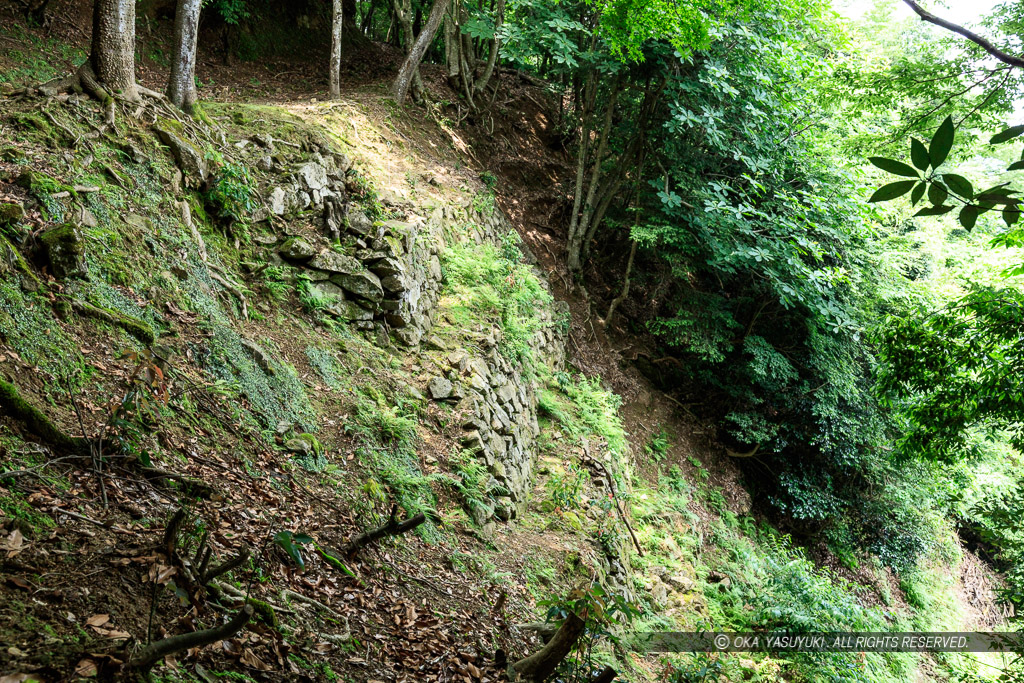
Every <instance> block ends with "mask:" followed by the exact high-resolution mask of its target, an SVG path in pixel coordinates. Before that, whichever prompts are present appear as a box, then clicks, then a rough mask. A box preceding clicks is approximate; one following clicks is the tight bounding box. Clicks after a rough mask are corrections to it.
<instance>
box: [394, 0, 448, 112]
mask: <svg viewBox="0 0 1024 683" xmlns="http://www.w3.org/2000/svg"><path fill="white" fill-rule="evenodd" d="M450 2H451V0H434V6H433V7H431V8H430V17H429V18H428V19H427V25H426V26H424V27H423V30H422V31H420V34H419V36H417V37H416V42H415V43H414V44H413V46H412V49H411V50H409V54H408V56H407V57H406V58H405V61H404V62H403V63H402V68H401V69H399V71H398V77H397V78H395V84H394V88H393V93H394V96H395V101H396V102H398V104H404V103H405V97H406V95H408V93H409V86H410V85H411V84H412V81H413V78H414V77H415V75H416V74H417V73H418V70H419V66H420V61H422V59H423V55H424V54H425V53H426V51H427V48H428V47H430V43H431V41H433V40H434V34H435V33H437V28H438V27H439V26H440V25H441V20H442V19H443V18H444V14H445V12H447V11H448V4H449V3H450Z"/></svg>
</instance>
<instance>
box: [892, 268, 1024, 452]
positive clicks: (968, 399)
mask: <svg viewBox="0 0 1024 683" xmlns="http://www.w3.org/2000/svg"><path fill="white" fill-rule="evenodd" d="M1022 306H1024V295H1022V294H1021V292H1019V291H1018V290H1017V289H1015V288H1011V287H1005V288H1000V289H994V288H976V289H975V290H974V291H972V292H970V293H969V294H968V295H967V296H965V297H964V298H962V299H960V300H959V301H956V302H954V303H952V304H950V305H949V306H947V307H945V308H943V309H940V310H938V311H935V312H933V313H932V314H931V315H927V316H917V315H912V316H892V317H890V318H889V319H888V320H887V321H886V324H885V325H884V326H883V328H882V330H881V332H880V338H879V347H880V356H881V359H882V361H883V365H882V366H881V367H880V371H879V376H878V388H879V391H880V392H882V395H883V396H884V397H885V400H886V402H887V403H888V404H889V405H891V406H892V407H894V408H897V409H898V410H899V411H900V414H901V415H903V416H904V418H905V421H906V422H905V425H904V429H903V430H902V435H901V437H900V439H899V445H900V447H901V449H902V451H903V452H904V453H905V454H908V455H913V456H920V457H924V458H930V459H937V460H946V461H949V460H952V459H955V458H960V457H963V456H964V455H966V454H968V453H969V449H968V447H967V446H968V439H967V436H968V431H967V430H968V428H970V427H973V426H975V425H979V424H982V425H987V426H989V427H998V428H1002V429H1006V430H1008V432H1009V436H1010V438H1011V439H1012V440H1013V442H1014V443H1015V444H1018V447H1020V446H1021V445H1024V427H1022V425H1024V393H1022V392H1021V388H1020V385H1019V382H1018V381H1017V379H1016V378H1017V377H1018V376H1019V373H1020V372H1021V370H1022V369H1024V355H1022V354H1021V347H1020V338H1021V335H1022V334H1024V314H1022V310H1024V309H1022Z"/></svg>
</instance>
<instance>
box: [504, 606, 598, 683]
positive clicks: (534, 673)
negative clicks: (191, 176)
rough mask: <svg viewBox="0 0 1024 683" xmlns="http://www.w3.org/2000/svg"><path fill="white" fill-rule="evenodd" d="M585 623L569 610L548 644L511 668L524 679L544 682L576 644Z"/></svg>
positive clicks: (538, 682)
mask: <svg viewBox="0 0 1024 683" xmlns="http://www.w3.org/2000/svg"><path fill="white" fill-rule="evenodd" d="M586 625H587V624H586V622H585V621H583V619H580V618H579V616H577V615H576V614H574V613H572V612H570V613H569V616H568V617H566V619H565V621H564V622H562V627H561V628H559V629H558V631H556V632H555V635H554V637H553V638H551V640H550V641H549V642H548V644H547V645H545V646H544V647H542V648H541V649H540V650H538V651H537V652H535V653H533V654H532V655H530V656H529V657H526V658H524V659H520V660H519V661H518V662H516V663H515V664H513V665H512V670H513V671H515V672H516V673H517V674H519V676H520V677H521V678H522V679H524V680H527V681H534V682H535V683H544V681H546V680H547V679H548V677H549V676H551V674H552V673H554V671H555V669H556V668H558V665H559V664H560V663H561V662H562V660H563V659H565V657H566V655H568V654H569V652H570V651H571V650H572V648H573V646H574V645H576V641H578V640H579V639H580V636H582V635H583V629H584V627H585V626H586Z"/></svg>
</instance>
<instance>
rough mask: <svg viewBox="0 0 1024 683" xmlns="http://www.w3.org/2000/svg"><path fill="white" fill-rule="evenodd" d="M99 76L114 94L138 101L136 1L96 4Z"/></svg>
mask: <svg viewBox="0 0 1024 683" xmlns="http://www.w3.org/2000/svg"><path fill="white" fill-rule="evenodd" d="M89 61H90V62H91V63H92V68H93V71H94V72H95V73H96V77H97V78H99V80H100V81H102V82H103V84H104V85H105V86H106V87H107V90H108V91H110V93H111V94H112V95H120V96H121V97H122V98H123V99H126V100H129V101H131V102H136V101H138V99H139V92H138V90H136V88H135V0H96V4H95V5H94V6H93V37H92V54H91V55H90V56H89Z"/></svg>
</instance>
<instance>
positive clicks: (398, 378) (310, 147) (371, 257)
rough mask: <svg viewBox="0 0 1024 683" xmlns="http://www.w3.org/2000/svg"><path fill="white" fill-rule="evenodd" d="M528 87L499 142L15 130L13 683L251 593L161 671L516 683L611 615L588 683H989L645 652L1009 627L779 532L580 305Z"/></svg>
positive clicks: (288, 126) (1, 619) (955, 558)
mask: <svg viewBox="0 0 1024 683" xmlns="http://www.w3.org/2000/svg"><path fill="white" fill-rule="evenodd" d="M18 30H19V31H22V33H20V34H19V35H21V36H25V35H30V34H28V33H24V29H21V28H19V29H18ZM8 37H10V36H8ZM37 47H39V46H37ZM43 48H45V46H43ZM508 78H510V79H514V78H515V77H514V76H511V75H510V76H508ZM509 91H511V92H515V93H518V94H517V95H516V97H517V98H518V99H516V101H513V102H508V103H505V105H503V108H502V110H501V111H502V113H501V116H500V117H499V120H498V121H497V125H499V126H500V129H499V130H500V133H499V134H498V135H493V130H492V133H491V134H487V133H486V130H487V126H486V125H483V124H479V123H478V124H477V125H478V127H477V128H473V127H471V126H469V125H466V126H463V127H455V126H453V124H452V123H451V122H450V121H449V120H446V119H445V118H444V117H443V116H441V115H440V114H439V113H437V112H433V113H429V112H428V113H425V112H424V111H423V110H419V109H415V108H410V109H408V110H400V109H398V108H396V107H395V106H394V105H393V103H390V102H389V101H388V100H387V99H386V98H385V97H384V96H383V95H382V88H381V87H379V86H378V85H376V84H364V85H363V86H362V87H361V88H359V89H353V90H352V91H350V93H349V94H348V95H347V96H346V98H345V99H343V100H342V101H341V102H337V103H318V102H309V101H308V100H301V101H300V100H297V99H291V100H286V101H278V102H274V103H270V102H267V103H264V104H251V103H245V104H243V103H239V102H237V101H224V102H218V103H209V104H207V105H206V106H205V107H204V111H205V115H206V117H207V118H208V119H209V121H208V122H195V121H192V120H190V119H187V118H184V117H181V116H178V115H176V114H175V113H174V112H173V111H172V110H171V109H170V108H169V107H167V106H166V105H165V104H163V103H161V102H156V101H150V102H148V103H147V104H146V105H145V106H144V107H141V108H140V109H139V110H138V111H128V110H126V109H122V110H121V111H120V112H119V117H118V119H117V123H116V125H115V127H114V128H107V127H105V126H104V125H103V117H102V113H101V111H100V109H99V107H98V105H96V103H94V102H91V101H89V100H87V99H83V98H80V97H77V96H72V97H70V98H66V97H61V98H55V99H52V100H38V99H32V98H21V97H18V98H7V99H6V100H5V102H4V103H5V106H4V107H3V110H2V115H0V116H2V119H0V126H2V130H3V131H4V142H3V143H2V144H0V180H2V181H3V182H2V185H0V221H2V225H0V229H2V235H3V237H2V241H0V249H2V251H3V254H4V258H3V260H2V263H0V267H2V268H3V271H4V272H3V278H2V282H0V342H2V343H0V358H2V360H0V374H2V378H3V383H2V384H0V402H2V404H3V407H4V414H3V416H2V418H0V446H2V448H3V451H2V458H3V466H2V470H3V472H4V473H3V474H0V511H2V516H0V525H2V526H3V529H4V531H3V533H2V535H0V543H2V544H3V545H2V547H3V550H4V557H3V558H2V560H0V561H2V562H3V578H4V582H3V584H2V585H0V641H2V642H3V643H4V644H5V647H4V648H3V649H2V650H0V675H4V676H10V677H11V678H9V679H5V680H32V679H35V680H68V679H74V678H76V677H92V676H99V677H121V676H125V675H127V674H128V673H130V672H131V670H132V668H133V662H134V669H135V670H139V669H140V668H141V667H142V666H143V665H142V664H141V663H140V662H139V661H138V657H139V656H140V653H142V652H145V645H146V644H147V643H149V642H154V641H159V640H160V639H161V638H165V637H168V636H174V635H176V634H183V633H191V632H197V631H201V630H204V629H209V628H214V627H216V626H218V625H220V624H223V623H225V622H226V621H228V620H229V619H230V618H231V617H232V616H233V615H236V614H238V613H239V611H240V610H241V609H242V605H243V604H244V603H245V602H246V600H247V596H249V602H250V603H251V605H252V606H253V607H254V615H253V617H252V619H251V620H250V621H249V622H248V624H247V625H246V627H245V628H244V629H242V630H238V631H236V632H232V633H224V634H221V636H220V637H218V638H216V640H215V641H214V642H213V643H210V644H204V645H202V646H195V647H189V648H183V649H180V650H178V651H175V652H173V653H172V654H171V655H170V656H168V657H167V659H166V660H165V661H162V662H160V663H159V664H158V667H157V668H156V669H155V670H154V673H155V675H156V676H158V677H159V678H161V679H163V680H207V681H208V680H214V679H217V678H223V677H229V678H239V679H246V678H248V679H253V680H349V681H392V680H397V681H428V680H468V681H474V680H480V681H497V680H504V676H505V670H506V667H507V665H508V664H509V663H512V662H514V661H516V660H517V659H519V658H520V657H523V656H525V655H527V654H529V653H530V652H532V651H533V650H534V649H536V648H537V647H538V645H539V643H540V641H539V640H538V639H537V636H536V631H537V630H538V629H537V628H532V629H531V628H523V626H522V625H524V624H529V623H532V622H538V621H543V620H544V618H545V616H546V615H547V614H549V612H550V611H551V610H553V612H550V613H552V614H554V615H557V611H558V610H559V609H563V610H564V609H567V608H570V607H577V608H579V607H584V606H585V607H586V608H587V610H588V614H590V615H592V616H593V617H594V618H593V619H592V621H591V627H592V631H591V633H592V635H593V637H594V639H595V640H596V641H597V642H598V644H597V647H595V648H593V649H592V650H591V649H589V648H588V649H584V650H582V651H581V652H580V653H579V655H578V661H577V666H578V667H579V670H580V671H581V672H582V671H588V672H589V671H591V670H594V669H599V668H600V667H601V666H604V665H611V666H613V667H614V668H615V669H616V670H617V671H618V672H619V680H635V681H640V680H691V678H689V677H688V676H690V674H689V673H687V671H690V668H689V667H691V666H695V667H700V666H705V667H706V666H708V665H710V666H711V667H712V668H713V669H714V670H715V671H718V672H719V673H718V674H716V675H720V676H721V679H722V680H743V679H750V678H755V677H761V679H762V680H775V679H780V678H785V679H786V680H824V679H825V678H826V677H827V676H843V675H845V674H848V673H850V672H852V671H856V672H859V673H858V675H863V676H866V677H868V679H869V680H914V679H915V678H924V677H929V676H930V677H934V678H937V679H941V678H942V677H945V676H947V675H949V674H950V673H955V672H958V671H960V672H964V671H972V670H973V669H975V668H976V664H974V663H973V662H972V661H970V660H967V659H966V658H959V657H942V658H937V659H936V661H932V660H929V659H926V658H919V657H917V656H911V655H898V656H895V655H893V656H889V655H884V656H883V655H870V656H868V657H866V658H857V657H854V656H853V655H835V656H832V657H819V658H812V657H806V658H791V659H788V660H780V659H775V658H771V657H767V656H761V655H756V656H742V657H739V656H737V657H722V658H717V657H712V658H711V659H710V660H708V659H707V658H703V657H700V656H688V655H687V656H678V657H675V656H673V657H662V656H660V655H657V656H655V655H647V656H643V655H641V654H639V653H637V652H633V651H630V648H629V646H628V643H626V642H617V641H618V638H620V637H622V636H625V635H626V634H627V633H629V632H630V631H645V630H646V631H649V630H686V629H697V628H718V629H730V630H731V629H743V628H754V627H762V628H770V627H787V626H792V625H793V624H795V623H800V624H803V625H805V626H807V627H810V628H815V629H818V630H846V629H853V630H885V629H887V628H892V627H899V626H903V627H907V628H910V627H913V628H917V629H922V630H946V629H959V628H961V627H964V628H966V627H975V626H978V627H981V626H985V627H988V626H991V625H994V624H997V623H999V621H1000V615H999V613H998V611H997V610H996V609H995V608H994V606H993V595H992V589H991V582H990V579H989V578H988V576H987V574H986V572H984V571H979V569H978V567H979V566H980V563H979V562H978V561H977V560H976V558H973V556H971V555H970V554H969V553H967V552H966V551H964V550H963V549H962V548H960V546H959V543H958V542H957V541H956V540H955V538H953V537H952V536H951V535H950V534H948V533H947V536H946V538H945V539H944V543H943V544H942V545H941V546H940V548H939V550H938V551H937V553H936V554H935V556H934V557H933V558H932V560H931V562H930V566H928V567H926V568H925V569H924V570H923V571H921V572H920V573H919V574H917V575H915V576H914V577H911V578H910V579H904V581H903V583H901V584H898V585H897V583H896V582H895V581H894V580H893V578H892V576H891V573H890V572H888V570H886V569H884V568H882V567H880V566H858V567H857V568H856V570H854V569H850V568H841V567H838V566H837V567H836V570H835V571H833V570H830V569H828V568H823V567H822V566H821V565H822V564H825V563H822V562H819V563H818V564H815V563H814V562H812V561H810V560H808V559H806V556H805V554H804V553H803V552H802V551H800V550H799V549H797V548H796V547H794V545H793V544H792V542H791V541H790V540H789V539H787V538H785V537H784V536H782V535H781V534H779V533H777V532H776V531H774V530H773V529H771V528H770V526H768V525H767V524H766V522H765V519H763V518H761V517H759V516H758V513H757V511H755V510H753V509H752V507H751V501H750V496H749V495H748V494H747V493H746V491H745V490H744V488H743V485H742V482H741V480H740V477H739V474H738V472H737V470H736V468H735V467H733V466H732V463H731V462H730V461H729V459H728V458H727V457H726V456H725V455H724V450H723V449H722V448H721V447H720V446H718V445H717V444H716V443H715V441H714V428H713V427H712V426H710V425H706V424H702V423H701V422H699V421H698V420H696V419H695V418H693V417H691V416H689V415H687V414H686V409H685V408H684V407H681V406H679V405H677V404H676V403H675V402H673V400H672V399H671V398H670V397H667V396H665V395H664V394H662V393H661V392H659V391H657V390H656V389H654V388H653V387H652V386H651V385H650V383H649V382H647V380H645V379H644V378H643V376H642V375H641V374H640V373H639V372H638V371H637V370H636V369H635V368H633V367H632V366H631V365H630V364H629V363H628V362H627V361H626V360H624V357H628V354H629V351H628V350H626V351H625V352H624V353H621V352H616V351H615V350H614V349H615V348H620V349H623V348H624V347H625V346H626V345H627V340H625V339H623V338H621V337H618V336H617V333H616V332H614V331H613V332H612V333H611V335H609V334H606V332H605V331H604V330H602V329H601V327H600V324H597V325H596V326H595V322H594V318H593V317H592V316H591V314H590V311H589V306H588V304H587V302H586V301H585V300H581V299H579V298H574V297H575V296H576V295H574V294H573V293H571V292H570V291H568V290H569V287H568V285H569V283H568V280H567V279H566V278H565V276H564V273H562V272H561V270H560V268H559V266H558V264H559V262H560V261H559V258H558V254H559V239H560V232H559V228H558V226H557V225H552V221H553V220H554V219H555V218H557V205H558V202H559V201H560V200H559V197H560V194H559V188H558V186H557V180H558V179H559V178H560V177H562V178H564V164H565V162H566V160H565V159H564V157H562V156H561V155H560V153H558V152H557V151H554V150H553V149H552V147H553V145H552V144H549V143H550V142H551V140H550V138H551V137H552V136H553V131H552V130H551V125H550V121H549V120H548V119H547V115H546V114H545V111H544V106H543V104H542V103H543V101H544V100H543V97H544V96H543V93H541V92H539V91H535V90H531V89H530V88H529V87H527V86H523V85H521V84H520V86H519V87H517V88H509ZM497 140H502V141H503V142H502V143H500V144H499V143H498V142H495V141H497ZM487 169H491V170H487ZM420 513H422V514H423V515H424V519H425V521H424V522H423V523H422V524H420V525H418V526H416V527H415V531H413V532H411V533H405V534H402V535H400V536H397V537H393V538H392V537H387V538H384V539H383V540H382V541H380V542H375V543H372V544H370V545H368V546H367V547H365V548H355V549H352V550H351V552H350V549H349V548H348V544H349V543H351V542H352V541H353V540H354V539H356V538H357V537H358V536H359V535H360V534H361V533H362V532H364V531H366V530H369V529H373V528H378V527H381V526H386V525H387V524H388V523H389V520H397V519H399V518H400V519H413V518H415V516H416V515H418V514H420ZM946 531H947V532H948V530H946ZM222 570H223V571H222ZM854 581H855V582H854ZM966 582H970V585H969V586H966V587H965V585H964V584H965V583H966ZM967 605H970V608H967V607H966V606H967ZM595 615H596V616H595ZM605 630H608V631H610V632H612V633H614V634H615V641H616V645H615V647H612V646H611V645H610V642H609V639H608V638H601V637H599V636H600V635H601V633H602V632H603V631H605ZM844 672H845V674H844ZM581 675H582V674H581ZM673 677H674V678H673ZM840 679H841V680H842V678H840Z"/></svg>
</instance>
